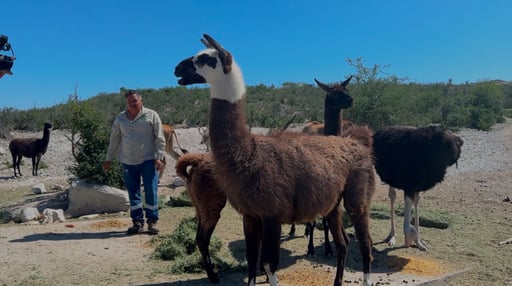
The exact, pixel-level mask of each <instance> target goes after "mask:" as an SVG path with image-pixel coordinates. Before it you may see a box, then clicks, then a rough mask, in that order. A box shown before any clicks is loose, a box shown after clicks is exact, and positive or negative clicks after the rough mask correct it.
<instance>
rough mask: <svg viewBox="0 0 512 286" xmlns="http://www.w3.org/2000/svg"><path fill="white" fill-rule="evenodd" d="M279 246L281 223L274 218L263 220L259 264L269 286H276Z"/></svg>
mask: <svg viewBox="0 0 512 286" xmlns="http://www.w3.org/2000/svg"><path fill="white" fill-rule="evenodd" d="M280 244H281V223H280V222H279V221H278V220H277V219H275V218H264V219H263V240H262V245H261V262H262V265H263V268H264V269H265V273H266V274H267V278H268V282H269V284H270V286H277V276H276V271H277V266H278V265H279V251H280Z"/></svg>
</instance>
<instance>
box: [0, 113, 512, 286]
mask: <svg viewBox="0 0 512 286" xmlns="http://www.w3.org/2000/svg"><path fill="white" fill-rule="evenodd" d="M64 134H65V131H62V130H55V131H53V132H52V137H51V139H50V146H49V150H48V153H47V154H45V156H44V157H43V159H42V161H43V162H44V164H45V165H46V167H45V168H44V169H42V170H41V172H40V176H38V177H32V176H31V175H30V165H31V163H30V161H29V160H26V159H25V164H24V165H23V166H22V172H23V173H24V175H25V176H23V177H22V178H18V179H14V178H13V177H12V169H10V168H8V164H9V162H10V154H8V148H7V146H8V140H3V139H1V140H0V148H3V149H4V151H5V152H4V153H3V154H0V198H5V197H7V198H8V197H11V196H12V195H13V193H14V192H25V193H26V195H25V196H24V197H23V200H30V199H34V198H35V197H37V196H42V195H34V194H31V193H30V191H29V190H30V187H31V186H32V185H34V184H36V183H44V184H45V185H46V187H47V188H48V189H51V187H52V186H54V185H63V186H67V179H68V178H69V177H70V174H69V172H67V170H66V167H67V166H69V165H70V164H72V160H71V158H72V157H71V154H70V149H69V146H68V145H69V144H68V142H67V141H66V139H65V137H64ZM458 134H459V135H460V136H461V137H462V138H463V140H464V146H463V149H462V150H463V151H462V157H461V159H460V160H459V164H458V168H455V167H451V168H450V169H449V171H448V174H447V176H446V178H445V181H444V182H443V183H441V184H439V185H438V186H436V187H435V188H434V189H432V190H429V191H427V192H425V193H424V194H422V197H421V201H420V208H421V210H420V214H422V213H423V212H425V213H431V214H432V213H433V214H439V213H440V214H442V216H441V218H446V219H447V220H448V222H449V227H448V228H446V229H440V228H432V227H421V228H420V230H421V235H422V238H423V240H424V241H425V242H426V243H427V245H428V246H429V247H430V249H429V250H428V251H426V252H424V251H420V250H418V249H417V248H414V247H413V248H403V247H402V245H403V234H402V233H401V223H402V217H399V218H398V221H397V231H398V235H397V245H396V246H394V247H389V246H388V245H387V244H385V243H382V240H383V239H384V238H385V237H386V236H387V233H388V231H389V221H388V219H387V217H378V216H377V217H372V225H371V233H372V236H373V239H374V242H375V250H374V253H373V254H374V258H375V259H374V263H373V269H372V281H373V283H374V285H512V244H503V245H500V244H499V243H500V242H501V241H505V240H507V239H509V238H511V237H512V203H511V202H510V198H512V188H511V186H512V168H511V167H512V152H511V149H510V142H512V121H510V120H509V121H507V122H506V123H504V124H498V125H496V126H495V127H494V128H493V130H492V131H490V132H481V131H475V130H467V129H463V130H461V131H460V132H458ZM13 136H16V137H20V136H23V137H40V136H41V134H39V133H13ZM199 136H200V135H199V132H198V131H197V129H180V130H178V138H179V140H180V144H181V145H182V147H184V148H186V149H189V150H191V151H202V150H204V146H202V145H200V144H199V142H200V137H199ZM0 151H1V149H0ZM169 159H170V158H169ZM170 161H171V163H170V164H169V165H170V167H169V168H168V169H167V170H166V173H165V176H164V178H163V180H162V182H161V186H160V192H161V195H162V196H165V195H175V194H176V193H177V192H180V191H183V189H182V188H178V189H171V188H169V187H168V186H169V184H170V182H171V181H172V179H173V178H174V170H173V167H172V165H173V163H174V162H173V161H172V159H170ZM401 197H402V194H401V193H399V198H401ZM507 198H508V200H507ZM400 200H401V199H400ZM0 206H2V204H0ZM374 206H375V207H382V208H386V207H387V206H388V201H387V186H385V185H382V184H380V183H377V194H376V196H375V198H374ZM402 207H403V203H402V204H401V205H399V208H402ZM193 215H194V210H193V209H192V208H169V207H168V208H164V209H162V211H161V222H160V228H161V231H162V233H163V234H166V233H170V232H172V231H173V229H174V228H175V227H176V226H177V224H178V223H179V221H180V220H181V219H182V218H184V217H187V216H193ZM129 225H130V219H129V216H128V215H127V214H124V215H123V214H120V215H116V216H100V217H99V218H95V219H71V220H68V221H67V222H65V223H57V224H46V225H41V224H14V223H8V224H2V225H0V249H1V251H0V285H155V286H156V285H158V286H160V285H162V286H163V285H211V284H209V283H208V280H207V279H206V274H204V273H198V274H190V275H171V274H169V266H170V264H171V262H168V261H159V260H155V259H152V258H151V255H152V253H153V251H154V248H153V247H152V246H151V245H150V243H149V241H150V240H151V238H152V236H149V235H145V234H141V235H135V236H127V235H125V230H126V228H127V227H128V226H129ZM288 230H289V226H287V225H284V226H283V233H282V245H281V262H280V266H279V270H278V277H279V280H280V285H285V286H286V285H297V286H298V285H332V281H333V278H334V266H335V260H334V258H326V257H324V256H323V254H322V253H323V240H324V239H323V235H321V232H319V231H317V232H316V235H315V245H316V252H317V255H316V256H315V257H306V256H305V253H306V249H307V248H306V245H307V239H306V238H304V237H303V236H301V234H302V233H303V226H302V225H299V226H298V229H297V234H298V236H296V237H295V238H289V237H288V236H287V233H288ZM348 232H349V233H350V232H353V229H352V228H349V229H348ZM214 235H215V236H217V237H219V238H220V240H221V241H222V242H223V251H226V252H227V253H230V254H231V255H232V256H233V257H234V258H235V259H239V260H243V259H244V242H243V232H242V220H241V217H240V215H239V214H237V213H236V212H235V211H234V210H233V209H232V208H230V207H226V209H225V210H224V211H223V213H222V218H221V220H220V222H219V225H218V226H217V229H216V231H215V233H214ZM245 279H246V273H245V271H242V272H240V273H221V285H243V284H244V282H246V280H245ZM258 285H268V284H265V282H264V278H263V277H259V280H258ZM345 285H362V273H361V262H360V255H359V251H358V248H357V243H356V242H355V241H352V243H351V244H350V245H349V257H348V259H347V267H346V270H345Z"/></svg>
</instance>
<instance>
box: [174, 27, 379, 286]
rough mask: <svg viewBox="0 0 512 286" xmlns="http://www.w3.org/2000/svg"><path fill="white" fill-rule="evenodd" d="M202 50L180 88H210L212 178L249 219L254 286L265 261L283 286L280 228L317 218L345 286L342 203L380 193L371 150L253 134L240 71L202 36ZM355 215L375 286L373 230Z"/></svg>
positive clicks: (189, 62) (187, 65) (178, 71)
mask: <svg viewBox="0 0 512 286" xmlns="http://www.w3.org/2000/svg"><path fill="white" fill-rule="evenodd" d="M202 42H203V43H204V44H205V45H206V46H207V49H206V50H204V51H201V52H200V53H198V54H197V55H195V56H193V57H190V58H188V59H185V60H183V61H182V62H180V63H179V64H178V65H177V66H176V68H175V72H174V74H175V75H176V76H177V77H178V78H180V79H179V81H178V83H179V84H181V85H189V84H196V83H209V84H210V87H211V89H210V96H211V107H210V121H209V130H210V145H211V146H210V147H211V150H212V154H213V158H214V162H215V167H216V169H215V173H214V177H215V180H216V182H217V184H218V186H219V187H220V189H222V190H223V191H224V193H225V194H226V197H227V198H228V200H229V202H230V204H231V205H232V206H233V207H234V209H236V210H237V211H238V212H240V213H241V214H242V215H243V222H244V223H243V225H244V235H245V241H246V246H247V247H246V258H247V262H248V285H250V286H252V285H255V284H256V271H257V268H258V267H257V262H258V259H259V258H261V264H262V265H263V268H264V269H265V272H266V274H267V277H268V279H269V284H270V285H272V286H275V285H277V277H276V275H275V272H276V270H277V267H278V263H279V248H280V246H279V243H280V235H281V224H282V223H294V222H308V221H313V220H314V219H315V217H316V216H318V215H322V216H327V219H328V221H329V227H330V229H331V233H332V234H333V240H334V242H335V245H336V250H337V271H336V277H335V280H334V285H335V286H337V285H341V284H342V281H343V269H344V266H345V258H346V254H347V242H348V237H347V235H346V233H345V230H344V229H343V225H342V220H341V215H342V211H341V204H340V202H341V200H342V197H343V195H342V194H343V192H346V193H347V198H345V197H343V198H345V200H344V205H345V207H347V205H348V206H349V207H352V206H356V205H357V203H356V202H355V201H357V200H358V196H359V195H360V194H362V193H367V192H362V191H361V189H367V188H374V187H375V182H374V181H373V180H372V179H371V178H373V177H372V175H371V174H373V160H372V151H371V148H368V146H366V145H364V144H362V143H361V142H359V141H358V140H356V139H351V138H341V137H336V136H328V137H323V136H308V135H306V134H300V133H290V132H282V133H280V134H279V136H278V137H271V136H258V135H253V134H251V133H250V131H249V128H248V127H247V124H246V116H245V83H244V81H243V78H242V73H241V71H240V69H239V67H238V65H237V64H236V63H235V62H234V60H233V58H232V56H231V54H230V53H229V52H228V51H227V50H225V49H224V48H222V46H220V44H218V43H217V42H216V41H215V40H213V39H212V38H211V37H210V36H208V35H204V39H202ZM326 170H328V171H326ZM348 194H351V195H352V196H348ZM349 213H350V214H351V217H352V218H353V221H354V218H355V221H357V222H358V225H359V226H361V227H360V228H358V227H357V226H356V234H357V236H358V239H359V241H360V248H361V252H362V253H363V268H364V270H363V271H364V285H371V281H370V276H369V275H370V262H371V238H370V234H369V231H368V229H367V227H366V228H365V227H362V226H363V225H366V226H367V225H368V220H369V213H365V212H364V209H362V208H353V209H352V208H351V209H350V212H349ZM359 222H361V223H359ZM260 246H261V248H260ZM260 250H261V251H260ZM260 254H261V256H260Z"/></svg>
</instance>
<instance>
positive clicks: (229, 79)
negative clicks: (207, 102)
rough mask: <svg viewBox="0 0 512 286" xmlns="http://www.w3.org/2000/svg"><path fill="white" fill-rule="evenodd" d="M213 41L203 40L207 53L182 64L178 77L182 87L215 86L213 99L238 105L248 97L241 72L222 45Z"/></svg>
mask: <svg viewBox="0 0 512 286" xmlns="http://www.w3.org/2000/svg"><path fill="white" fill-rule="evenodd" d="M205 37H208V36H207V35H205ZM209 41H210V42H206V41H204V40H202V42H203V43H204V44H205V45H206V46H207V49H206V50H203V51H201V52H199V53H197V54H196V55H195V56H193V57H190V58H188V59H185V60H183V61H181V62H180V63H179V64H178V65H177V66H176V68H175V69H174V75H175V76H177V77H179V78H180V79H179V80H178V83H179V84H180V85H191V84H196V83H208V84H210V85H211V97H212V98H216V99H222V100H227V101H229V102H230V103H235V102H237V101H238V100H240V99H241V98H243V96H245V84H244V82H243V78H242V73H241V71H240V68H239V67H238V65H237V64H236V63H235V62H234V60H233V57H232V56H231V54H230V53H229V52H228V51H226V50H225V49H224V48H223V47H222V46H221V45H220V44H218V43H217V42H215V41H214V40H213V39H209ZM211 42H213V43H214V45H215V46H212V44H210V43H211Z"/></svg>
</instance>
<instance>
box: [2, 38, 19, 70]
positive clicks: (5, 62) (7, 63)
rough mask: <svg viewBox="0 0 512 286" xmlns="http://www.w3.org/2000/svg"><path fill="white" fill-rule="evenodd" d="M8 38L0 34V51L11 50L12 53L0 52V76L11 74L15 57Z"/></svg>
mask: <svg viewBox="0 0 512 286" xmlns="http://www.w3.org/2000/svg"><path fill="white" fill-rule="evenodd" d="M8 39H9V38H8V37H7V36H5V35H0V51H11V53H12V56H7V55H2V54H0V77H2V76H3V75H4V74H8V75H12V72H11V68H12V66H13V64H14V60H15V57H14V52H13V50H12V47H11V44H9V42H8Z"/></svg>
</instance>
